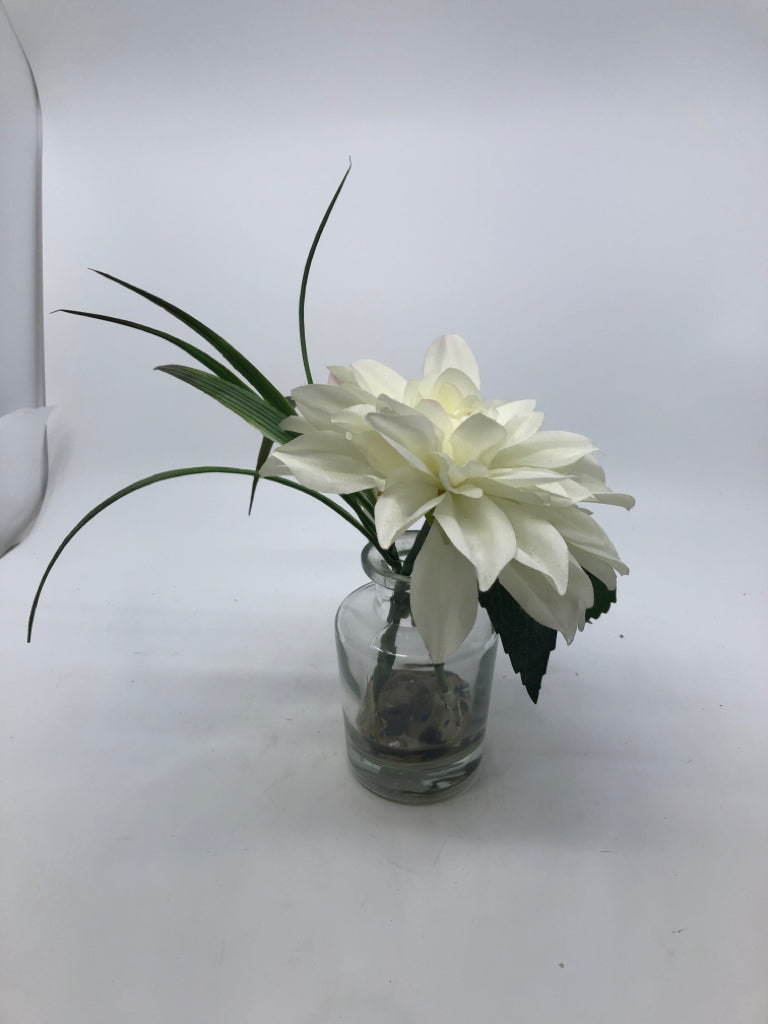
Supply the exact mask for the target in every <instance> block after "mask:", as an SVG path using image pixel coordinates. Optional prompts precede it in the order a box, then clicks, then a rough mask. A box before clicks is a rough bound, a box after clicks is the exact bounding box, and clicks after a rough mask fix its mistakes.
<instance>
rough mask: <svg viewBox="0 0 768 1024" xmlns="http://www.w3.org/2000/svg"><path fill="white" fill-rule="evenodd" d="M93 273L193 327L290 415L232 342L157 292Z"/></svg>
mask: <svg viewBox="0 0 768 1024" xmlns="http://www.w3.org/2000/svg"><path fill="white" fill-rule="evenodd" d="M94 273H96V274H99V275H100V276H101V277H106V278H107V280H108V281H114V282H115V284H119V285H121V287H123V288H127V289H128V290H129V291H132V292H135V293H136V295H141V297H142V298H144V299H147V300H148V301H149V302H152V303H154V304H155V305H156V306H159V307H160V308H161V309H164V310H165V312H166V313H170V315H171V316H173V317H175V318H176V319H177V320H180V321H181V322H182V323H183V324H185V325H186V326H187V327H189V328H190V329H191V330H193V331H194V332H195V334H198V335H200V337H201V338H204V339H205V340H206V341H207V342H208V344H209V345H211V346H212V347H213V348H214V349H215V350H216V351H217V352H218V353H219V355H221V356H223V357H224V359H226V360H227V362H228V363H229V365H230V366H232V367H233V368H234V369H235V370H237V372H238V373H239V374H241V375H242V376H243V377H244V378H245V379H246V380H247V381H248V383H249V384H250V385H251V386H252V387H254V388H255V389H256V390H257V391H258V392H259V394H260V395H261V396H262V397H263V398H265V399H266V400H267V401H268V402H271V404H272V405H274V406H275V407H276V408H278V409H285V410H286V411H285V415H286V416H290V414H291V411H292V410H291V408H290V406H289V403H288V400H287V399H286V397H285V396H284V395H283V394H282V393H281V392H280V391H279V390H278V389H277V388H276V387H275V386H274V384H272V382H271V381H270V380H268V379H267V378H266V377H265V376H264V374H263V373H262V372H261V371H260V370H257V369H256V367H255V366H254V365H253V363H252V362H251V361H250V360H249V359H247V358H246V357H245V356H244V355H243V354H242V353H241V352H238V350H237V349H236V348H235V347H234V346H233V345H230V344H229V342H228V341H225V340H224V338H222V337H221V335H219V334H217V333H216V332H215V331H213V330H211V328H210V327H207V326H206V325H205V324H204V323H202V322H201V321H200V320H197V319H196V318H195V317H193V316H191V315H190V314H189V313H186V312H184V310H183V309H179V307H178V306H174V305H173V304H172V303H170V302H166V301H165V299H161V298H159V297H158V296H157V295H152V293H151V292H147V291H145V290H144V289H143V288H138V287H137V286H136V285H134V284H129V283H128V282H127V281H123V280H121V279H120V278H119V277H114V276H113V275H112V274H107V273H106V272H105V271H103V270H94Z"/></svg>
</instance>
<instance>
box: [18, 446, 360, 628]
mask: <svg viewBox="0 0 768 1024" xmlns="http://www.w3.org/2000/svg"><path fill="white" fill-rule="evenodd" d="M201 473H234V474H237V475H239V476H253V475H254V473H253V470H252V469H240V468H239V467H236V466H189V467H187V468H184V469H168V470H165V471H164V472H162V473H153V474H152V476H147V477H144V478H143V479H141V480H137V481H136V482H135V483H132V484H129V485H128V486H127V487H123V488H121V490H119V491H116V492H115V493H114V494H112V495H110V497H108V498H106V499H105V500H104V501H102V502H100V503H99V504H98V505H96V506H95V508H92V509H91V511H90V512H88V513H87V514H86V515H84V516H83V518H82V519H81V520H80V522H79V523H77V525H76V526H74V527H73V528H72V529H71V530H70V531H69V533H68V534H67V535H66V537H65V538H64V540H63V541H62V542H61V544H59V546H58V548H56V551H55V552H54V555H53V558H52V559H51V560H50V562H49V563H48V565H47V566H46V569H45V572H44V573H43V575H42V578H41V580H40V583H39V584H38V587H37V590H36V591H35V596H34V598H33V600H32V607H31V609H30V612H29V621H28V623H27V643H30V642H31V640H32V627H33V626H34V623H35V615H36V613H37V606H38V604H39V603H40V595H41V594H42V592H43V587H44V586H45V583H46V580H47V579H48V577H49V576H50V574H51V570H52V569H53V567H54V565H55V564H56V562H57V561H58V560H59V558H60V556H61V554H62V553H63V551H64V549H65V548H66V547H67V545H68V544H69V542H70V541H71V540H72V539H73V538H74V537H75V536H77V534H78V533H79V532H80V531H81V530H82V528H83V527H84V526H86V525H87V524H88V523H89V522H90V521H91V520H92V519H94V518H95V517H96V516H97V515H99V513H100V512H103V511H104V510H105V509H107V508H109V506H110V505H114V504H115V502H117V501H120V499H121V498H125V497H127V495H129V494H133V492H134V491H139V490H141V489H142V488H143V487H150V486H151V485H152V484H157V483H160V482H161V481H162V480H173V479H174V478H176V477H181V476H196V475H198V474H201ZM264 479H266V480H271V481H273V482H274V483H276V484H282V485H283V486H284V487H290V488H291V489H293V490H296V491H301V492H302V493H303V494H308V495H309V496H310V497H312V498H315V499H316V500H317V501H319V502H320V503H321V504H322V505H325V506H326V508H330V509H333V511H334V512H336V513H337V515H340V516H341V517H342V519H344V520H346V522H348V523H350V524H351V525H352V526H354V527H355V529H356V530H359V531H360V533H362V535H363V536H364V537H365V538H366V540H369V541H372V543H374V544H375V543H376V537H375V535H374V536H373V537H371V535H370V534H369V533H368V531H366V530H365V529H364V527H363V526H361V524H360V523H358V522H357V520H356V519H353V518H352V516H351V515H350V514H349V513H348V512H346V511H345V510H344V509H343V508H341V506H339V505H337V504H336V503H335V502H334V501H332V500H331V499H330V498H327V497H326V496H325V495H324V494H319V493H318V492H317V491H312V490H310V489H309V488H308V487H303V486H302V485H301V484H297V483H295V482H294V481H293V480H284V479H282V478H281V477H265V478H264Z"/></svg>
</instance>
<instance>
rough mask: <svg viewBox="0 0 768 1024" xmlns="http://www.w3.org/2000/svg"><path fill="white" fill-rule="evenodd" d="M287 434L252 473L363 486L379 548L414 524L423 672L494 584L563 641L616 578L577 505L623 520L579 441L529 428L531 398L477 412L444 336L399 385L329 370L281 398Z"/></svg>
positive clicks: (468, 369) (598, 532)
mask: <svg viewBox="0 0 768 1024" xmlns="http://www.w3.org/2000/svg"><path fill="white" fill-rule="evenodd" d="M292 397H293V398H294V400H295V402H296V406H297V409H298V413H299V414H298V415H296V416H291V417H289V418H288V419H286V420H285V421H284V423H283V426H284V428H285V429H286V430H290V431H293V432H295V433H297V434H298V435H299V436H298V437H296V438H294V439H293V440H291V441H289V442H287V443H286V444H284V445H281V446H280V447H279V448H277V449H275V451H274V452H273V454H272V455H271V456H270V458H269V459H268V461H267V463H266V464H265V466H264V467H263V471H262V472H263V475H265V476H269V475H278V474H283V473H290V474H292V475H293V476H294V477H295V478H296V479H297V480H298V481H299V482H300V483H302V484H303V485H304V486H306V487H311V488H313V489H314V490H318V491H322V492H325V493H330V494H348V493H353V492H355V491H359V490H364V489H368V488H373V489H375V490H376V492H377V501H376V505H375V525H376V533H377V537H378V541H379V543H380V544H381V546H382V547H384V548H388V547H389V546H390V545H391V544H392V543H393V542H394V541H395V540H397V538H398V537H400V536H401V535H402V534H403V533H404V532H405V531H406V530H407V529H408V528H409V527H410V526H412V525H413V524H414V523H416V522H418V521H419V520H420V519H421V518H422V517H424V516H426V517H427V518H428V520H429V521H430V523H431V524H432V525H431V529H430V531H429V534H428V537H427V540H426V542H425V544H424V547H423V548H422V550H421V552H420V553H419V555H418V557H417V558H416V562H415V564H414V568H413V579H412V600H411V606H412V610H413V616H414V621H415V622H416V624H417V626H418V627H419V630H420V632H421V634H422V636H423V637H424V641H425V643H426V645H427V648H428V650H429V652H430V656H431V657H432V658H433V660H434V661H435V662H442V661H444V660H445V658H447V657H448V656H449V655H450V654H451V653H452V652H453V651H454V650H455V649H456V648H457V647H458V646H459V644H460V643H461V642H462V640H463V639H464V638H465V637H466V636H467V634H468V633H469V631H470V629H471V628H472V625H473V623H474V620H475V616H476V614H477V604H478V601H477V591H478V588H479V589H480V590H487V589H488V588H489V587H491V586H492V585H493V584H494V582H495V581H496V580H499V581H500V583H501V584H502V585H503V586H504V587H505V588H506V589H507V591H508V592H509V593H510V594H511V595H512V597H514V598H515V600H516V601H517V602H518V603H519V604H520V606H521V607H522V608H523V609H524V610H525V611H526V612H527V613H528V614H529V615H531V616H532V617H533V618H534V619H536V620H537V621H538V622H541V623H542V624H544V625H546V626H550V627H551V628H553V629H557V630H559V631H560V632H561V633H562V634H563V636H564V637H565V638H566V640H567V641H568V643H570V642H571V641H572V640H573V637H574V635H575V633H576V630H577V629H582V628H583V627H584V620H585V612H586V611H587V609H588V608H590V607H591V605H592V603H593V600H594V597H593V588H592V583H591V581H590V579H589V576H588V575H587V573H588V572H589V573H591V574H592V575H593V576H595V577H596V578H597V579H599V580H601V581H602V582H603V583H604V584H605V585H606V586H607V587H608V588H609V589H611V590H614V589H615V587H616V573H621V574H623V573H627V572H628V571H629V570H628V569H627V567H626V566H625V565H624V563H623V562H622V561H621V560H620V559H619V557H618V554H617V552H616V549H615V548H614V547H613V545H612V544H611V542H610V540H609V539H608V537H607V536H606V534H605V533H604V532H603V530H602V529H601V528H600V527H599V526H598V525H597V523H596V522H595V521H594V519H593V518H592V516H591V514H590V513H589V512H587V511H586V510H585V509H582V508H581V507H580V503H581V502H602V503H607V504H614V505H621V506H623V507H624V508H631V507H632V505H633V504H634V499H633V498H632V497H630V496H629V495H627V494H615V493H614V492H612V491H611V490H610V489H609V488H608V487H607V486H606V484H605V475H604V473H603V471H602V468H601V467H600V464H599V463H598V461H597V459H596V458H595V456H594V452H595V451H596V448H595V445H593V444H592V442H591V441H589V439H588V438H586V437H583V436H582V435H581V434H572V433H567V432H565V431H552V430H549V431H545V430H542V429H541V425H542V422H543V415H542V413H540V412H537V411H536V409H535V402H534V401H533V400H530V399H525V400H522V401H514V402H502V401H486V400H483V398H482V397H481V395H480V374H479V371H478V366H477V362H476V360H475V357H474V355H473V353H472V350H471V349H470V347H469V345H467V343H466V342H465V341H464V339H463V338H460V337H459V336H458V335H456V334H449V335H446V336H444V337H442V338H438V339H437V341H435V342H434V343H433V344H432V345H431V346H430V347H429V349H428V350H427V353H426V356H425V359H424V375H423V377H422V378H421V379H418V380H406V379H405V378H404V377H401V376H400V374H399V373H397V372H396V371H395V370H392V369H390V368H389V367H387V366H384V365H383V364H382V363H378V362H376V361H374V360H369V359H364V360H359V361H358V362H355V363H353V364H352V365H351V366H350V367H339V366H334V367H331V376H330V383H328V384H308V385H305V386H303V387H299V388H296V389H295V390H294V391H293V392H292Z"/></svg>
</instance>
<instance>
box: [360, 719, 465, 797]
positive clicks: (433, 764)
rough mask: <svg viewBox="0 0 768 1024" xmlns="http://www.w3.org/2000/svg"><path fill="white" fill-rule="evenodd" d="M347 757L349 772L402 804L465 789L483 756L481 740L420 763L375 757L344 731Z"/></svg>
mask: <svg viewBox="0 0 768 1024" xmlns="http://www.w3.org/2000/svg"><path fill="white" fill-rule="evenodd" d="M347 756H348V758H349V764H350V768H351V769H352V774H353V775H354V776H355V778H356V779H357V780H358V782H360V783H362V785H363V786H365V788H366V789H369V790H370V791H371V792H372V793H375V794H376V795H377V796H381V797H384V798H385V799H386V800H394V801H395V802H396V803H401V804H428V803H436V802H437V801H439V800H447V799H448V798H449V797H452V796H455V795H456V794H458V793H461V792H463V791H464V790H465V789H467V788H468V787H469V786H470V785H471V783H472V782H474V780H475V778H476V776H477V769H478V768H479V767H480V760H481V758H482V742H480V743H477V744H475V745H474V746H473V747H472V748H471V749H469V750H467V749H465V750H463V751H462V752H461V754H460V755H459V756H457V755H456V753H452V754H449V755H446V756H444V757H437V758H431V759H429V760H425V761H424V762H422V763H414V761H413V760H409V761H408V762H406V763H399V762H398V761H397V760H396V759H395V758H391V757H377V756H375V755H372V754H371V753H370V752H369V751H365V750H363V749H361V748H360V746H359V745H358V744H357V743H356V742H355V737H354V736H350V734H349V732H348V733H347Z"/></svg>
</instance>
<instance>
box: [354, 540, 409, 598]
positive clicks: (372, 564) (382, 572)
mask: <svg viewBox="0 0 768 1024" xmlns="http://www.w3.org/2000/svg"><path fill="white" fill-rule="evenodd" d="M418 535H419V531H418V530H407V531H406V532H405V533H404V534H402V536H400V537H398V539H397V540H396V541H395V545H394V546H395V548H396V549H397V553H398V555H407V554H408V552H409V551H410V550H411V548H412V547H413V543H414V541H415V540H416V538H417V537H418ZM360 560H361V562H362V563H363V570H364V572H365V575H366V576H367V577H368V578H369V579H371V580H373V582H374V583H377V584H379V586H382V587H386V588H387V589H388V590H394V588H395V586H396V585H397V584H398V583H403V584H405V585H406V586H408V587H410V585H411V577H410V576H404V575H403V574H402V573H399V572H396V571H395V570H394V569H393V568H392V567H391V566H390V565H388V564H387V563H386V561H385V560H384V557H383V555H382V554H381V552H380V551H379V550H378V549H377V548H376V547H375V546H374V545H373V544H366V545H365V547H364V548H363V552H362V555H361V556H360Z"/></svg>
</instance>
